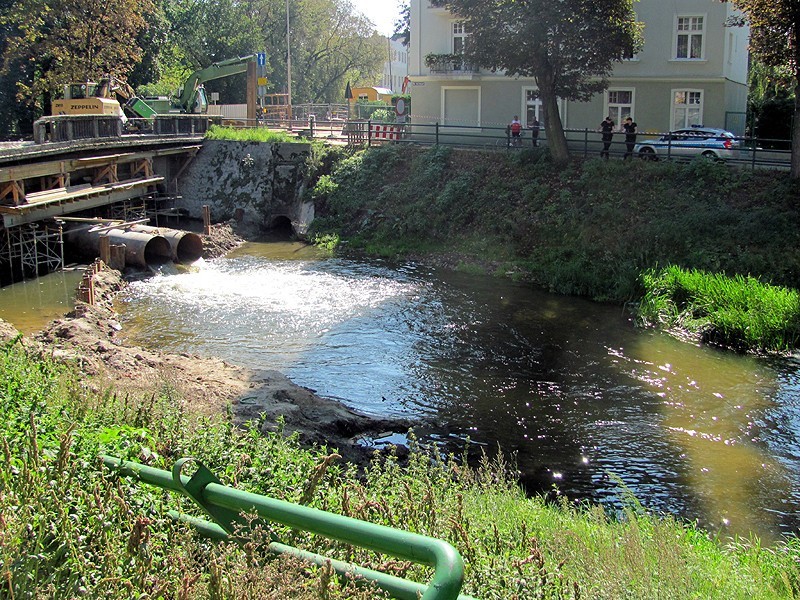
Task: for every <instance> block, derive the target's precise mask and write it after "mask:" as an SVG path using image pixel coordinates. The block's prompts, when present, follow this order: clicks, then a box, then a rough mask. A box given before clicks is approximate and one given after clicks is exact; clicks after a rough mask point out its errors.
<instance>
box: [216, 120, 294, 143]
mask: <svg viewBox="0 0 800 600" xmlns="http://www.w3.org/2000/svg"><path fill="white" fill-rule="evenodd" d="M206 139H207V140H229V141H234V142H263V143H268V144H282V143H297V142H298V141H304V140H298V139H297V136H293V135H290V134H288V133H286V132H285V131H271V130H269V129H265V128H263V127H254V128H249V129H239V128H234V127H221V126H219V125H212V126H211V127H210V128H209V129H208V131H207V132H206Z"/></svg>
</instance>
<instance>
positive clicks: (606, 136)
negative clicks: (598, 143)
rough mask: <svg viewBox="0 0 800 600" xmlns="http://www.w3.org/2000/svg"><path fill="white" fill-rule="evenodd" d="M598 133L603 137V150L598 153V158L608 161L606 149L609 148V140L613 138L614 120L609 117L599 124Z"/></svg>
mask: <svg viewBox="0 0 800 600" xmlns="http://www.w3.org/2000/svg"><path fill="white" fill-rule="evenodd" d="M600 133H602V135H603V149H602V150H601V151H600V156H601V157H602V158H605V159H608V149H609V148H610V147H611V139H612V138H613V137H614V120H613V119H612V118H611V115H609V116H607V117H606V118H605V119H603V122H602V123H600Z"/></svg>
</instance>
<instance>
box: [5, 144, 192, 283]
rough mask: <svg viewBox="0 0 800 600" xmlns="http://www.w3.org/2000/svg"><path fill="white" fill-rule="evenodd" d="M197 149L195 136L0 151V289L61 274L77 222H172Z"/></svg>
mask: <svg viewBox="0 0 800 600" xmlns="http://www.w3.org/2000/svg"><path fill="white" fill-rule="evenodd" d="M200 147H201V139H200V138H199V136H197V135H178V136H172V137H159V136H125V137H124V138H114V139H100V140H74V141H70V142H66V143H50V144H30V145H18V146H15V147H10V148H4V149H0V218H1V219H2V221H0V283H2V284H7V283H10V282H12V281H17V280H20V279H22V278H26V277H35V276H37V275H41V274H44V273H48V272H52V271H56V270H58V269H60V268H62V267H63V266H64V264H65V251H64V250H65V248H64V240H65V233H66V231H67V230H69V229H71V228H74V227H75V224H76V223H78V222H81V221H86V222H87V223H91V222H93V221H95V222H96V221H98V220H109V221H114V222H116V223H134V222H136V223H139V224H140V223H143V222H145V221H152V222H155V223H156V224H158V219H159V217H161V218H162V219H163V218H166V217H167V216H169V215H175V208H174V203H175V200H176V198H177V197H178V184H177V182H178V178H179V177H180V176H181V174H182V173H183V171H184V170H185V169H186V167H187V166H188V165H189V163H190V162H191V160H192V159H193V158H194V156H195V155H196V153H197V152H198V151H199V149H200ZM95 224H96V223H95Z"/></svg>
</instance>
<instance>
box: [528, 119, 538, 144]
mask: <svg viewBox="0 0 800 600" xmlns="http://www.w3.org/2000/svg"><path fill="white" fill-rule="evenodd" d="M540 126H541V124H540V123H539V119H537V118H536V117H533V121H531V122H530V124H529V125H528V127H530V128H531V139H532V140H533V146H534V147H536V146H538V145H539V127H540Z"/></svg>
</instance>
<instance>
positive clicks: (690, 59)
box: [670, 13, 708, 62]
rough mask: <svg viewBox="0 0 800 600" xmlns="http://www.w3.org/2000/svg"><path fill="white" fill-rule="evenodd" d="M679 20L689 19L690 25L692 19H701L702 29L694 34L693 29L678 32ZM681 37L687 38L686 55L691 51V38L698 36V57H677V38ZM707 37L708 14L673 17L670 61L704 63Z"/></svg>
mask: <svg viewBox="0 0 800 600" xmlns="http://www.w3.org/2000/svg"><path fill="white" fill-rule="evenodd" d="M681 19H689V20H690V23H691V20H692V19H702V20H703V28H702V29H701V30H700V31H699V32H696V31H695V30H693V29H687V30H684V31H679V30H678V27H679V26H680V22H681ZM681 35H686V36H688V39H687V46H686V48H687V53H688V54H690V53H691V49H692V37H693V36H696V35H699V36H700V56H698V57H690V56H685V57H678V38H679V37H680V36H681ZM707 37H708V14H706V13H703V14H679V15H675V22H674V24H673V27H672V58H670V60H674V61H682V62H697V61H704V60H705V59H706V38H707Z"/></svg>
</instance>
